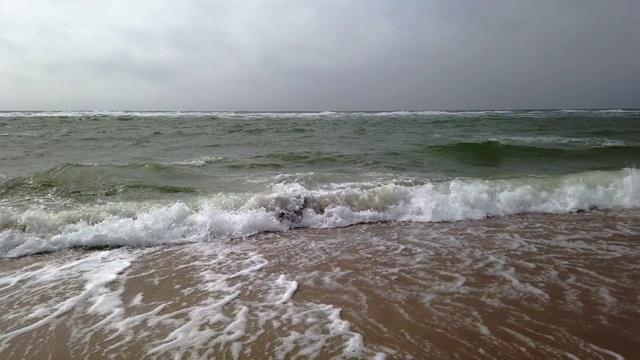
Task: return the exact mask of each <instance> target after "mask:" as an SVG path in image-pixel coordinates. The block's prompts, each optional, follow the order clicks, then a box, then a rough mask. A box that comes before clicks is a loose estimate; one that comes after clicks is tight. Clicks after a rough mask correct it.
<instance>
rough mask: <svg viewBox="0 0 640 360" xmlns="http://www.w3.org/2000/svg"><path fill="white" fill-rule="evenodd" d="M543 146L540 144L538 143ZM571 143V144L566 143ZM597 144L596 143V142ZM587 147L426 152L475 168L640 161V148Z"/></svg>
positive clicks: (462, 145)
mask: <svg viewBox="0 0 640 360" xmlns="http://www.w3.org/2000/svg"><path fill="white" fill-rule="evenodd" d="M536 141H538V142H540V140H538V139H536ZM567 141H568V140H567ZM594 141H595V140H594ZM583 145H586V147H578V148H557V147H540V146H531V145H517V144H509V143H505V142H501V141H497V140H490V141H482V142H458V143H453V144H447V145H442V146H428V147H426V148H425V151H426V152H429V153H436V154H438V155H443V156H447V157H452V158H454V159H456V160H459V161H461V162H469V163H474V164H484V165H497V164H499V163H500V162H501V161H503V160H506V159H518V160H519V161H528V160H535V161H543V162H548V161H552V160H569V161H570V160H580V161H586V160H590V159H594V160H607V161H606V162H605V163H609V164H611V166H612V167H616V166H618V165H619V164H620V163H621V164H622V166H630V165H635V164H634V163H633V162H634V161H638V160H640V146H639V145H628V146H625V145H622V144H620V143H615V144H611V143H610V142H606V141H604V142H596V143H595V146H593V145H589V144H583Z"/></svg>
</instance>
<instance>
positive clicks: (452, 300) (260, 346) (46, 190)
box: [0, 110, 640, 358]
mask: <svg viewBox="0 0 640 360" xmlns="http://www.w3.org/2000/svg"><path fill="white" fill-rule="evenodd" d="M638 165H640V111H636V110H550V111H464V112H448V111H438V112H436V111H397V112H319V113H316V112H308V113H250V112H238V113H233V112H82V111H80V112H2V113H0V257H1V258H2V259H1V262H0V270H1V272H0V297H1V298H2V299H3V301H4V305H2V306H3V309H4V310H5V311H3V314H2V315H0V323H1V324H3V325H4V326H5V327H4V328H5V329H6V330H0V333H1V334H0V354H2V353H3V352H4V353H5V354H8V355H10V356H14V357H24V356H50V355H52V354H54V355H55V354H67V355H69V356H89V355H91V356H95V357H97V358H100V357H108V356H112V355H113V354H114V353H115V352H116V351H117V352H119V353H122V354H129V355H130V356H148V357H162V356H170V357H174V358H182V357H187V358H188V357H194V358H208V357H229V358H238V357H240V358H241V357H248V358H252V357H253V358H255V356H256V354H262V353H263V352H264V351H266V353H267V354H269V357H273V358H285V357H291V356H293V357H296V356H300V357H308V356H318V357H321V358H325V357H377V358H384V357H392V358H396V357H397V358H408V357H409V358H410V357H414V358H421V357H424V356H427V357H428V356H429V355H431V357H432V358H438V357H441V358H451V357H455V356H462V357H464V358H485V357H486V358H491V357H495V356H498V357H519V356H525V357H531V356H534V357H535V356H544V357H548V356H551V357H554V356H555V357H563V356H564V357H570V358H571V357H577V358H583V357H586V358H607V356H612V357H613V358H615V357H616V356H618V357H625V356H634V354H635V355H637V354H640V352H639V351H640V350H639V349H640V341H639V340H638V338H637V336H634V335H633V333H635V334H637V333H638V332H640V327H638V325H635V324H637V322H636V323H635V324H631V325H630V324H629V323H627V322H625V321H624V319H629V317H631V319H637V320H640V316H638V313H639V310H640V308H639V307H638V305H637V304H638V299H640V293H638V290H637V288H638V286H637V285H638V284H639V282H638V281H640V278H639V277H638V273H640V269H639V268H638V265H637V264H638V260H640V253H639V244H638V243H639V241H640V217H639V216H640V170H639V169H637V167H638ZM177 244H180V245H181V246H172V247H167V245H177ZM515 249H518V250H517V251H516V250H515ZM407 252H408V253H410V256H409V255H407V254H406V253H407ZM43 254H44V255H43ZM407 256H408V257H407ZM283 259H286V261H283ZM585 259H589V261H585ZM349 264H351V265H349ZM353 264H367V266H356V265H353ZM539 264H545V265H543V266H546V267H547V268H546V270H545V269H542V268H541V265H539ZM614 268H615V269H616V271H615V272H612V270H611V269H614ZM547 270H548V271H547ZM176 279H177V280H176ZM372 279H373V280H372ZM491 279H493V280H491ZM171 281H173V282H175V283H173V285H171V286H169V285H167V284H166V283H168V282H171ZM492 281H493V282H492ZM391 284H393V285H391ZM403 284H404V285H403ZM390 286H391V288H393V291H389V289H390ZM160 288H161V289H164V290H163V291H162V292H163V293H162V294H161V292H160V291H159V290H154V289H160ZM132 289H136V291H134V290H132ZM142 289H144V291H142ZM180 289H181V290H180ZM305 289H306V290H305ZM376 289H379V291H378V290H376ZM137 290H140V291H137ZM178 290H179V291H178ZM304 291H308V293H304ZM167 293H171V294H172V295H171V296H168V295H167ZM443 294H448V296H449V300H448V301H449V302H447V303H441V304H440V305H437V304H438V301H440V300H441V299H443V297H442V295H443ZM593 294H596V296H595V297H594V296H592V295H593ZM323 296H324V298H323ZM347 296H348V297H349V299H350V300H345V297H347ZM147 299H150V300H148V301H146V300H147ZM518 299H520V301H523V302H526V303H528V304H529V305H530V307H527V306H529V305H527V306H524V305H519V303H518V301H519V300H518ZM456 301H457V302H456ZM180 303H182V305H178V304H180ZM474 303H477V304H476V305H474ZM9 304H11V305H10V306H11V309H14V310H11V311H10V310H9ZM434 304H436V305H434ZM523 306H524V307H523ZM545 307H551V308H554V309H555V312H556V313H558V314H563V315H562V316H564V317H562V316H561V319H553V317H551V318H548V316H547V317H545V315H543V314H542V313H541V309H544V308H545ZM385 309H394V310H393V311H395V312H396V315H397V316H396V317H395V318H394V317H393V316H389V315H385V314H384V312H385ZM585 309H586V310H585ZM461 311H462V313H464V314H465V317H463V318H459V317H456V315H457V314H460V312H461ZM516 313H521V314H522V315H518V316H522V317H523V318H521V319H517V315H515V314H516ZM510 316H511V318H512V319H513V321H512V322H508V323H509V324H511V325H513V324H520V325H518V326H520V327H521V328H519V329H516V328H513V327H510V325H508V324H504V323H503V324H497V323H496V320H495V317H500V318H506V319H509V318H510ZM416 318H423V319H429V321H430V322H431V324H432V325H433V326H432V327H430V328H429V327H426V328H425V324H424V323H423V322H420V321H415V319H416ZM63 319H67V320H69V321H66V322H65V321H63ZM398 319H405V320H404V321H402V322H400V323H398ZM447 319H449V321H454V323H455V324H456V325H452V326H451V327H450V328H447V327H445V326H444V325H446V324H447ZM491 319H494V320H491ZM577 319H579V320H577ZM557 321H560V322H561V323H557ZM61 323H64V325H61ZM522 324H528V325H527V326H524V325H522ZM589 324H591V325H593V326H594V327H596V328H598V329H597V330H593V331H592V332H588V331H587V332H585V331H584V326H588V325H589ZM456 326H457V327H456ZM514 326H515V325H514ZM56 327H57V328H56ZM61 328H62V329H64V331H63V330H60V329H61ZM154 328H155V329H156V330H155V331H152V329H154ZM523 329H525V330H526V331H524V330H523ZM436 330H437V331H436ZM528 331H530V332H531V333H530V334H529V333H527V332H528ZM612 331H614V332H616V331H617V332H618V333H621V334H622V335H621V336H620V337H618V338H613V337H610V338H607V337H606V336H605V335H606V334H608V333H611V332H612ZM402 332H405V333H406V334H405V335H403V336H397V334H400V333H402ZM443 334H447V335H446V336H445V335H443ZM535 334H537V335H535ZM602 334H605V335H602ZM624 334H626V335H624ZM427 335H428V336H427ZM595 335H598V336H595ZM625 336H626V337H625ZM548 337H554V338H556V339H557V341H555V342H554V341H549V340H548ZM594 338H596V339H595V340H594ZM598 338H599V339H601V340H600V342H598V341H599V340H597V339H598ZM35 339H44V340H43V341H44V342H46V343H50V344H54V343H63V344H64V343H66V344H70V345H69V346H68V347H67V348H64V349H61V348H58V347H56V346H58V345H51V346H50V347H48V348H46V349H45V350H42V349H40V350H37V349H35V348H33V347H31V346H29V344H31V343H32V342H33V341H36V340H35ZM135 339H137V340H135ZM407 339H408V340H407ZM434 339H435V340H434ZM545 339H546V340H545ZM620 339H622V340H620ZM510 341H511V342H514V341H516V342H519V343H520V345H518V346H511V345H509V344H510ZM80 344H83V345H80ZM87 344H89V345H87ZM479 344H480V345H481V346H479ZM87 349H89V350H87ZM91 349H93V350H91ZM621 354H622V355H621Z"/></svg>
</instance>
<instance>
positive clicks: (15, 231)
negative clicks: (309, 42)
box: [0, 169, 640, 257]
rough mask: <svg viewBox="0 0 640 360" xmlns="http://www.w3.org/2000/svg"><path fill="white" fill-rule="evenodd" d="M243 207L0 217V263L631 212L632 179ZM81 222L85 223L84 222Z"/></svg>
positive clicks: (281, 191)
mask: <svg viewBox="0 0 640 360" xmlns="http://www.w3.org/2000/svg"><path fill="white" fill-rule="evenodd" d="M245 198H248V199H249V200H248V201H246V202H245V203H244V204H235V205H234V204H231V205H229V204H227V205H229V206H237V207H235V208H233V207H232V208H230V207H226V208H224V209H222V208H220V207H219V203H220V202H219V201H218V202H216V201H215V200H210V201H204V202H201V203H190V204H185V203H182V202H178V203H175V204H170V205H166V206H155V207H150V206H149V205H148V204H139V205H135V206H138V207H139V210H136V207H135V206H134V205H132V204H115V205H110V206H112V207H113V209H110V210H109V211H108V212H107V213H105V209H104V207H96V208H93V209H92V208H81V209H78V211H80V212H84V214H83V215H82V216H80V215H78V214H77V212H78V211H75V212H74V211H67V210H65V211H63V212H56V211H47V210H46V209H43V208H42V207H38V208H35V209H27V210H24V211H21V212H20V211H12V210H10V209H9V210H7V209H5V210H3V211H2V212H0V226H1V227H2V229H3V230H2V231H1V232H0V254H1V255H2V256H3V257H13V256H21V255H26V254H31V253H37V252H47V251H57V250H62V249H66V248H69V247H78V246H83V247H101V246H123V245H131V246H138V245H155V244H166V243H182V242H199V241H217V240H221V239H228V238H240V237H245V236H249V235H252V234H256V233H260V232H265V231H283V230H286V229H288V228H292V227H315V228H332V227H344V226H349V225H353V224H357V223H364V222H378V221H412V222H434V221H435V222H439V221H460V220H468V219H483V218H486V217H492V216H505V215H512V214H520V213H566V212H574V211H579V210H588V209H591V208H602V209H612V208H620V209H622V208H638V207H640V170H637V169H624V170H620V171H608V172H605V171H597V172H588V173H581V174H573V175H567V176H560V177H549V178H544V177H539V178H533V177H529V178H522V179H503V180H480V179H456V180H452V181H446V182H441V183H426V184H424V185H417V186H404V185H396V184H393V183H391V184H386V185H382V186H377V187H370V186H368V185H367V186H363V187H356V186H348V187H343V186H339V185H338V186H336V187H335V188H334V189H326V188H323V189H319V190H309V189H307V188H306V187H305V186H303V185H301V184H297V183H287V184H284V183H282V184H275V185H273V186H272V188H271V191H270V192H265V193H262V194H257V195H254V196H248V197H245ZM87 213H88V215H87Z"/></svg>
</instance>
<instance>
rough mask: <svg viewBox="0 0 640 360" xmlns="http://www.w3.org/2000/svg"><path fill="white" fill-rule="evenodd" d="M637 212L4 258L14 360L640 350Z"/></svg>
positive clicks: (0, 348) (5, 344) (6, 340)
mask: <svg viewBox="0 0 640 360" xmlns="http://www.w3.org/2000/svg"><path fill="white" fill-rule="evenodd" d="M637 219H638V213H637V212H634V211H622V212H620V211H607V212H600V211H592V212H587V213H580V214H564V215H544V214H543V215H521V216H511V217H505V218H494V219H487V220H483V221H466V222H454V223H429V224H417V223H382V224H364V225H358V226H352V227H347V228H339V229H332V230H331V231H327V230H321V229H299V230H291V231H287V232H282V233H267V234H261V235H258V236H254V237H250V238H247V239H237V240H233V241H229V242H226V243H197V244H187V245H179V246H160V247H148V248H117V249H104V250H92V251H87V250H81V249H73V250H68V251H64V252H59V253H54V254H44V255H36V256H27V257H22V258H17V259H2V260H0V271H1V272H0V299H1V300H2V302H3V308H4V309H6V311H5V312H4V313H3V314H2V316H1V317H0V327H1V328H2V329H4V330H3V331H2V334H0V354H2V356H3V357H4V358H12V359H13V358H46V357H49V358H70V357H71V358H79V357H83V358H96V359H99V358H156V357H158V358H257V357H265V356H266V357H267V358H295V357H303V358H305V357H312V356H317V357H318V358H333V357H338V358H345V357H359V358H362V357H369V358H371V357H376V356H377V357H378V358H383V357H387V358H416V359H419V358H441V359H449V358H461V359H490V358H571V359H574V358H579V359H617V358H627V359H633V358H635V357H637V356H638V355H639V354H640V352H639V351H640V338H639V337H638V333H640V327H639V325H638V324H640V312H639V311H638V310H639V309H638V300H639V299H640V290H639V289H638V286H637V285H638V284H639V283H640V268H639V265H638V264H640V262H639V260H640V239H639V238H638V235H637V234H638V231H639V230H640V229H638V228H639V227H640V224H639V223H638V221H637Z"/></svg>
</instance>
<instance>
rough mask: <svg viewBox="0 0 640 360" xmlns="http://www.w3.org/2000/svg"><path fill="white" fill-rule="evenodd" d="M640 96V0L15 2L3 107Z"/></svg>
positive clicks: (466, 104) (8, 11)
mask: <svg viewBox="0 0 640 360" xmlns="http://www.w3.org/2000/svg"><path fill="white" fill-rule="evenodd" d="M629 107H634V108H639V107H640V1H638V0H628V1H604V0H593V1H589V0H566V1H563V0H550V1H545V0H537V1H533V0H521V1H520V0H505V1H499V0H487V1H476V0H467V1H451V0H442V1H420V0H408V1H402V0H401V1H397V0H394V1H392V0H388V1H375V0H372V1H356V0H352V1H351V0H342V1H305V0H298V1H260V0H255V1H204V0H203V1H190V0H187V1H185V0H175V1H152V0H148V1H144V0H140V1H89V0H79V1H72V0H66V1H63V0H60V1H40V0H28V1H26V0H2V1H0V110H80V109H85V110H398V109H426V110H430V109H433V110H436V109H452V110H453V109H523V108H629Z"/></svg>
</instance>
